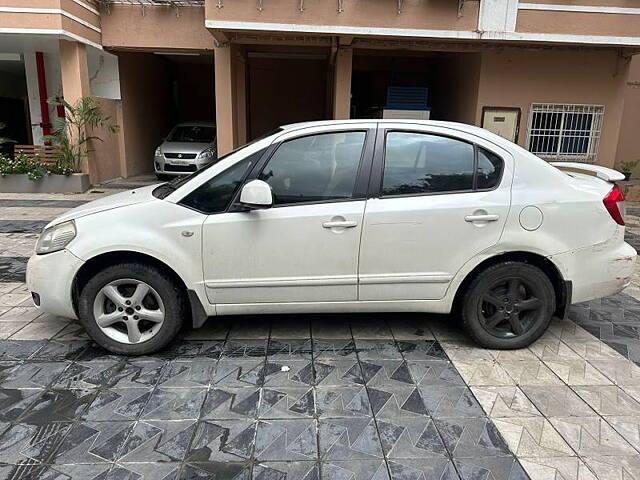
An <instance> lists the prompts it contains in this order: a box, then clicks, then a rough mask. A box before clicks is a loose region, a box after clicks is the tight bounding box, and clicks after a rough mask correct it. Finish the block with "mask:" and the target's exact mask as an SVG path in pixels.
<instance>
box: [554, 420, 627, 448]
mask: <svg viewBox="0 0 640 480" xmlns="http://www.w3.org/2000/svg"><path fill="white" fill-rule="evenodd" d="M549 421H550V422H551V424H552V425H553V426H554V427H555V429H556V430H557V431H558V432H559V433H560V435H562V437H563V438H564V440H565V441H566V442H567V443H568V444H569V445H570V446H571V447H572V448H573V449H574V450H575V451H576V452H577V453H578V455H580V456H594V455H622V456H624V455H634V454H637V452H636V450H635V449H634V448H633V447H632V446H631V445H630V444H629V443H628V442H627V441H626V440H625V439H624V438H622V437H621V436H620V434H618V433H617V432H616V431H615V429H614V428H613V427H612V426H611V425H609V424H608V423H607V422H606V421H605V420H604V419H603V418H602V417H596V416H593V417H554V418H550V419H549Z"/></svg>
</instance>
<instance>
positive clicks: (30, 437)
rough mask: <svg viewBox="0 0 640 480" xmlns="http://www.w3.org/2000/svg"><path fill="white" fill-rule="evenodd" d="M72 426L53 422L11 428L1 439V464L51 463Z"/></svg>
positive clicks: (22, 424) (23, 424)
mask: <svg viewBox="0 0 640 480" xmlns="http://www.w3.org/2000/svg"><path fill="white" fill-rule="evenodd" d="M72 425H73V424H72V423H71V422H53V423H44V424H40V425H34V424H27V423H21V424H17V425H13V426H11V427H10V428H9V429H8V430H6V431H5V432H4V433H3V434H2V436H1V437H0V462H3V463H12V464H16V463H18V462H20V463H47V462H50V461H51V460H52V458H53V456H54V455H55V454H56V452H57V451H58V450H59V449H60V447H61V446H62V442H63V440H64V438H65V437H66V435H67V434H68V433H69V430H70V429H71V427H72Z"/></svg>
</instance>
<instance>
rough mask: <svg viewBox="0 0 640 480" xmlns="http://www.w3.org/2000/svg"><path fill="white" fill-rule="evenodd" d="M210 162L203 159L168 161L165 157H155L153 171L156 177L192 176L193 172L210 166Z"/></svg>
mask: <svg viewBox="0 0 640 480" xmlns="http://www.w3.org/2000/svg"><path fill="white" fill-rule="evenodd" d="M209 163H210V162H209V161H203V160H202V159H198V158H196V159H193V160H183V161H182V162H180V161H178V160H171V159H166V158H164V156H161V157H154V159H153V169H154V171H155V173H156V175H174V176H180V175H191V174H192V173H193V172H196V171H198V170H200V169H201V168H203V167H205V166H206V165H208V164H209Z"/></svg>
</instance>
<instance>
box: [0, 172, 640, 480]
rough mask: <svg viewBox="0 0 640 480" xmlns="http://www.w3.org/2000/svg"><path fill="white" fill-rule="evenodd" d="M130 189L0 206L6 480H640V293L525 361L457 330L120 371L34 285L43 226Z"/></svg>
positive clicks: (263, 327) (432, 328)
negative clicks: (31, 268) (46, 304)
mask: <svg viewBox="0 0 640 480" xmlns="http://www.w3.org/2000/svg"><path fill="white" fill-rule="evenodd" d="M119 186H120V185H119V184H114V185H112V186H111V187H110V188H109V189H108V190H106V189H105V190H102V191H101V193H90V194H86V195H82V196H79V195H9V194H5V195H1V196H0V479H1V478H7V479H31V478H33V479H69V478H74V479H76V478H77V479H93V478H95V479H121V478H122V479H142V478H145V479H153V480H156V479H174V478H211V479H225V480H226V479H242V480H245V479H246V480H248V479H259V480H272V479H289V480H298V479H300V480H318V479H320V478H323V479H338V480H341V479H345V480H347V479H354V480H360V479H367V480H369V479H371V480H380V479H398V480H409V479H411V480H413V479H415V480H420V479H425V480H430V479H437V480H453V479H465V480H466V479H469V480H480V479H482V480H485V479H486V480H490V479H493V480H501V479H505V480H524V479H527V478H530V479H532V480H547V479H552V480H586V479H589V480H591V479H596V478H598V479H603V480H604V479H606V480H609V479H616V480H617V479H620V480H623V479H624V480H628V479H632V478H636V479H640V366H639V365H640V301H638V300H637V299H636V298H640V273H639V274H637V275H636V276H635V277H634V282H633V284H632V286H630V288H629V289H627V290H626V291H625V292H624V293H621V294H619V295H616V296H613V297H609V298H606V299H603V300H600V301H594V302H589V303H587V304H581V305H576V306H574V308H573V309H572V312H571V315H570V319H568V320H555V321H554V322H553V324H552V326H551V329H550V330H549V332H547V333H546V334H545V335H544V337H543V338H541V339H540V340H539V341H538V342H536V343H535V344H534V345H532V346H531V347H530V348H528V349H524V350H519V351H508V352H503V351H491V350H485V349H481V348H478V347H476V346H474V345H472V344H471V343H470V342H469V341H468V340H467V339H466V337H465V336H464V334H463V333H462V332H461V331H459V329H458V328H457V327H456V325H455V322H452V321H451V319H450V318H448V317H442V316H424V315H407V314H397V315H391V314H389V315H305V316H278V317H272V316H268V317H260V316H252V317H236V318H225V319H222V320H220V319H218V320H211V321H210V322H209V323H208V324H207V325H206V326H205V327H204V328H203V329H200V330H195V331H193V330H188V329H186V330H185V331H184V332H182V334H181V338H180V340H178V341H176V342H175V343H174V344H173V345H172V346H171V347H170V348H169V349H167V350H166V351H164V352H161V353H160V354H157V355H153V356H148V357H143V358H125V357H118V356H114V355H109V354H107V353H106V352H104V351H102V350H101V349H99V348H98V347H96V346H94V345H92V343H91V342H90V341H89V340H88V338H87V337H86V335H85V333H84V331H83V329H82V327H80V326H79V325H77V324H76V323H75V322H70V321H68V320H66V319H62V318H55V317H51V316H47V315H41V314H39V313H38V312H37V311H36V310H35V309H34V308H33V307H32V305H31V300H30V297H29V294H28V292H27V290H26V288H25V286H24V283H23V280H24V264H25V261H26V259H27V258H28V256H29V255H30V254H31V251H32V249H33V244H34V242H35V240H36V237H37V233H38V232H39V229H40V228H41V225H42V224H43V223H46V222H47V221H48V220H50V219H51V218H53V217H55V216H56V215H58V214H59V213H60V212H61V211H63V210H64V209H66V208H71V207H73V206H75V205H76V204H78V203H79V202H82V201H86V200H89V199H91V198H96V197H98V196H100V195H102V194H104V192H108V193H111V192H113V191H117V188H118V187H119ZM630 212H631V213H632V214H637V213H640V210H635V209H634V208H632V209H630ZM629 220H630V221H629V225H630V226H629V241H630V242H632V243H634V244H636V245H639V244H640V241H639V240H640V235H638V234H640V218H638V217H636V216H631V217H630V219H629ZM639 272H640V269H639Z"/></svg>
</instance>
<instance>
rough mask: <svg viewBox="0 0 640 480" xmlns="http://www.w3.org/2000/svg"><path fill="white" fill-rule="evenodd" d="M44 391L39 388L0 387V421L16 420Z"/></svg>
mask: <svg viewBox="0 0 640 480" xmlns="http://www.w3.org/2000/svg"><path fill="white" fill-rule="evenodd" d="M43 392H44V390H43V389H39V388H24V389H16V388H1V389H0V422H11V421H14V420H17V419H18V418H19V417H21V416H22V415H24V413H25V412H26V411H27V410H28V409H29V408H30V407H31V406H32V405H33V404H34V403H35V402H36V400H37V399H38V397H39V396H40V395H42V393H43Z"/></svg>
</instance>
